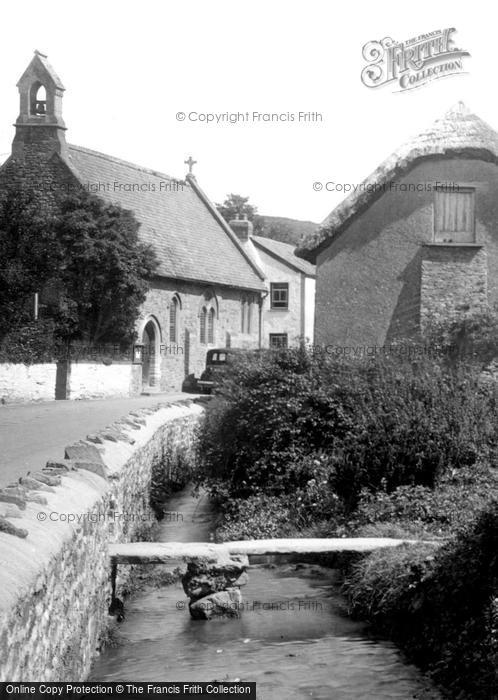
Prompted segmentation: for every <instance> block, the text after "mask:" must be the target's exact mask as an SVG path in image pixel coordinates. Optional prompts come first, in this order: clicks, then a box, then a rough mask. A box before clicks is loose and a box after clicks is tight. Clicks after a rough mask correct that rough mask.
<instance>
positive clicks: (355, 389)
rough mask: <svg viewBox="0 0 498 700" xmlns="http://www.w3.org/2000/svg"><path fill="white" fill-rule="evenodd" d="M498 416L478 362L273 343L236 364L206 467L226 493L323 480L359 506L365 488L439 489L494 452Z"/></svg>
mask: <svg viewBox="0 0 498 700" xmlns="http://www.w3.org/2000/svg"><path fill="white" fill-rule="evenodd" d="M497 424H498V416H497V404H496V396H495V389H494V386H481V384H480V383H479V378H478V375H477V373H469V372H467V373H465V374H464V373H463V372H459V371H454V370H452V371H450V370H445V369H444V368H443V367H441V366H440V365H439V364H438V363H437V362H436V361H433V360H430V359H427V358H424V359H420V360H418V361H416V362H407V361H402V360H400V359H398V358H396V357H394V358H375V359H372V360H364V361H358V362H356V363H349V364H346V363H345V362H341V361H337V360H331V359H324V358H323V357H314V356H313V355H310V354H307V353H306V352H305V351H304V350H303V349H299V350H295V351H294V350H289V351H286V352H277V353H269V354H266V355H263V356H262V357H259V358H256V359H254V358H253V359H251V360H244V361H239V362H237V363H236V364H234V366H233V367H232V368H231V372H230V374H229V375H227V376H226V377H225V380H224V382H223V384H222V386H221V389H220V393H219V395H218V396H217V397H216V398H215V399H214V400H213V401H212V402H211V404H210V406H209V409H208V412H207V416H206V421H205V425H204V429H203V433H202V437H201V441H200V457H201V463H202V465H203V466H202V473H201V478H202V479H203V480H204V482H205V483H207V484H208V485H209V486H210V488H211V489H212V492H213V493H215V494H216V493H220V494H221V491H222V492H223V496H224V499H225V500H226V498H231V499H237V498H247V497H250V496H253V495H256V496H257V495H259V493H260V492H261V491H263V492H264V493H265V494H266V495H271V496H283V497H289V496H295V498H294V502H295V503H296V504H297V502H298V501H297V498H298V497H301V498H302V497H303V494H302V491H303V489H304V490H305V491H306V490H309V485H310V482H312V480H313V479H315V480H317V481H318V482H319V483H320V488H319V489H318V491H319V492H318V493H317V494H316V498H313V500H312V501H311V502H310V504H311V503H317V504H319V503H320V502H321V501H323V503H324V504H329V502H330V497H331V494H333V495H334V496H336V497H339V498H340V499H341V502H342V503H343V505H344V508H345V510H346V512H348V511H349V512H350V513H351V512H353V511H354V509H355V508H356V506H357V504H358V502H359V499H360V497H363V496H362V494H364V492H365V489H366V490H368V491H371V492H377V491H379V490H380V491H384V492H386V493H391V492H393V491H394V490H395V489H397V488H398V487H400V486H422V487H429V488H432V487H434V485H435V484H436V483H437V482H438V481H439V480H441V479H442V478H443V477H444V476H445V475H446V474H448V473H451V472H452V470H462V469H464V468H469V467H472V466H473V465H475V464H476V463H477V462H478V460H485V459H488V458H489V455H490V454H491V453H492V451H493V450H494V447H495V440H496V426H497ZM327 507H328V505H327ZM313 508H317V511H316V514H317V519H320V518H321V517H322V516H323V512H322V513H320V506H319V505H318V506H313ZM322 511H323V508H322ZM325 515H326V514H325Z"/></svg>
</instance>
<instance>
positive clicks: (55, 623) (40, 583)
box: [0, 400, 203, 681]
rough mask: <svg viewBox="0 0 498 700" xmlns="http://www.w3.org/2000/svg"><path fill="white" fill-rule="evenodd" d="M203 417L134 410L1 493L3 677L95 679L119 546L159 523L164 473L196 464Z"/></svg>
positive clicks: (183, 409) (192, 412)
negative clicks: (157, 486)
mask: <svg viewBox="0 0 498 700" xmlns="http://www.w3.org/2000/svg"><path fill="white" fill-rule="evenodd" d="M202 415H203V409H202V408H201V407H200V406H199V405H197V404H195V403H193V402H191V401H188V400H187V401H185V402H180V403H179V404H176V405H171V406H166V405H159V406H158V407H157V408H156V409H155V410H152V409H140V410H137V411H134V412H132V413H131V414H130V415H129V416H128V417H127V418H126V419H123V420H122V421H119V422H118V423H116V424H114V425H113V426H112V427H111V428H107V429H106V430H105V431H104V432H102V433H101V434H98V435H91V436H88V438H87V439H86V440H84V441H81V442H80V443H78V444H76V445H70V446H68V447H67V448H66V454H65V459H60V460H54V461H53V462H48V463H47V466H46V467H45V468H44V469H43V470H41V471H40V472H36V473H34V474H33V473H31V474H30V475H29V476H27V477H24V478H23V479H21V480H20V483H19V484H15V485H12V486H11V487H8V488H6V489H3V490H1V491H0V630H1V631H0V681H68V680H79V681H82V680H84V679H85V678H86V677H87V675H88V673H89V670H90V666H91V663H92V660H93V658H94V657H95V655H96V653H97V650H98V648H99V645H100V640H101V639H102V636H103V634H104V633H105V631H106V629H107V626H108V625H109V623H110V622H111V621H112V619H113V618H111V617H110V616H109V613H108V609H109V604H110V601H111V567H110V559H109V551H108V547H109V544H111V543H114V544H115V543H120V542H130V541H134V540H137V539H141V538H143V536H144V532H145V531H147V530H148V529H150V527H151V526H153V524H155V522H156V519H155V515H154V512H153V511H152V509H151V507H150V496H151V488H152V486H151V484H152V480H153V478H154V475H156V477H157V474H158V473H160V472H162V471H164V472H165V473H168V474H170V475H171V478H172V479H173V480H175V481H178V480H179V475H178V473H176V472H177V470H178V469H183V468H184V466H185V465H186V464H190V465H192V463H193V461H194V459H195V446H196V445H195V444H196V436H197V430H198V427H199V425H200V422H201V420H202ZM118 585H119V582H118ZM117 594H118V595H119V588H118V591H117Z"/></svg>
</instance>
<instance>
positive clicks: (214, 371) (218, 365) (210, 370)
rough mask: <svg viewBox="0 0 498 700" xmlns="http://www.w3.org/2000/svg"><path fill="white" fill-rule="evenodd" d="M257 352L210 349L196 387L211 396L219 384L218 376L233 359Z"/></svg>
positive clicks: (234, 349) (237, 349) (238, 349)
mask: <svg viewBox="0 0 498 700" xmlns="http://www.w3.org/2000/svg"><path fill="white" fill-rule="evenodd" d="M254 352H257V351H255V350H244V349H243V348H212V349H211V350H208V351H207V353H206V369H205V370H204V372H203V373H202V374H201V378H200V379H199V380H198V382H197V385H198V387H199V389H200V391H201V392H202V393H203V394H211V392H212V391H213V389H214V388H215V387H216V385H217V384H218V382H219V376H220V374H221V373H222V372H223V371H224V370H225V369H226V367H227V365H228V364H230V361H231V360H233V359H234V358H235V357H240V356H242V355H248V354H252V353H254Z"/></svg>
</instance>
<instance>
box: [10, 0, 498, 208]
mask: <svg viewBox="0 0 498 700" xmlns="http://www.w3.org/2000/svg"><path fill="white" fill-rule="evenodd" d="M497 15H498V9H495V6H494V5H493V4H491V3H488V2H484V0H474V2H472V3H469V2H465V3H464V2H460V1H455V0H453V1H452V2H447V1H446V0H438V2H434V1H433V0H431V1H427V0H419V2H417V3H400V2H390V1H388V2H382V3H372V2H364V3H363V2H346V3H345V2H341V3H339V2H332V0H307V1H306V2H302V1H300V2H296V1H295V0H251V1H250V2H249V1H247V0H189V1H188V2H184V3H182V2H172V1H171V0H141V1H140V2H138V1H137V0H133V2H129V1H128V0H119V1H117V0H106V1H105V2H103V1H102V0H99V1H96V0H86V2H85V3H71V2H68V1H67V0H65V2H59V1H58V0H44V2H42V3H41V2H39V0H38V1H36V2H34V1H33V0H24V1H23V2H22V3H19V2H11V1H10V0H7V1H6V2H5V1H4V2H2V4H1V5H0V18H1V26H2V28H3V31H2V41H1V42H0V60H1V63H0V65H1V70H0V91H1V93H0V94H1V95H2V99H1V100H0V160H3V159H5V157H6V156H7V155H8V153H9V152H10V147H11V142H12V139H13V135H14V128H13V126H12V125H13V123H14V121H15V119H16V117H17V115H18V111H19V109H18V107H19V102H18V92H17V88H16V83H17V80H18V79H19V77H20V76H21V74H22V73H23V71H24V69H25V68H26V66H27V65H28V64H29V62H30V60H31V58H32V55H33V51H34V50H35V49H38V50H39V51H41V52H42V53H44V54H47V55H48V60H49V61H50V63H51V64H52V66H53V67H54V69H55V70H56V72H57V73H58V75H59V76H60V78H61V79H62V82H63V83H64V86H65V88H66V92H65V93H64V103H63V116H64V121H65V123H66V126H67V128H68V131H67V134H66V137H67V140H68V141H69V142H70V143H73V144H77V145H80V146H85V147H87V148H92V149H95V150H97V151H102V152H104V153H108V154H110V155H113V156H116V157H119V158H122V159H124V160H129V161H132V162H134V163H138V164H140V165H143V166H145V167H149V168H153V169H156V170H159V171H161V172H164V173H166V174H168V175H170V176H172V177H177V178H182V177H183V176H184V175H185V173H186V166H185V165H184V161H185V159H186V158H187V157H188V156H190V155H192V156H193V158H194V159H195V160H196V161H197V163H196V165H195V166H194V173H195V174H196V176H197V179H198V181H199V183H200V185H201V186H202V188H203V189H204V190H205V192H206V193H207V194H208V196H209V197H210V198H211V199H212V200H213V201H215V202H220V201H223V199H224V198H225V196H226V195H227V194H228V193H230V192H234V193H237V194H241V195H243V196H248V197H249V198H250V201H251V202H252V203H253V204H254V205H255V206H257V207H258V211H259V212H260V213H262V214H267V215H274V216H287V217H292V218H298V219H303V220H311V221H315V222H320V221H322V220H323V219H324V218H325V217H326V216H327V215H328V214H329V212H330V211H331V210H332V209H333V208H334V207H335V206H336V205H337V204H338V203H339V202H340V201H341V200H342V199H343V198H344V193H343V192H342V191H340V188H338V185H339V186H340V185H341V184H342V183H345V184H355V183H360V182H361V181H362V180H363V179H364V178H365V177H366V176H367V175H368V174H369V173H370V172H371V171H373V170H374V169H375V168H376V167H377V165H379V163H380V162H382V161H383V160H384V159H385V158H386V157H387V156H388V155H389V154H390V153H391V152H392V151H394V150H395V149H396V148H397V147H398V146H399V145H400V144H402V143H404V142H405V141H407V140H408V139H409V138H411V137H412V136H414V135H416V134H417V133H418V132H420V131H422V130H423V129H425V128H427V127H428V126H429V125H430V124H431V123H432V122H433V121H434V120H435V119H437V118H438V117H440V116H441V115H442V114H444V112H446V111H447V110H448V109H449V108H450V107H451V106H452V105H453V104H455V103H456V102H458V101H460V100H462V101H464V102H465V103H466V104H467V105H468V106H469V107H470V108H471V110H472V111H473V112H476V113H477V114H478V115H479V116H480V117H482V118H483V119H484V120H485V121H487V122H488V123H489V124H490V125H491V126H493V127H494V128H496V129H497V130H498V101H497V98H496V91H497V88H496V85H497V68H496V48H495V45H496V22H495V21H494V20H495V19H496V17H497ZM446 28H455V29H456V32H455V33H454V43H455V45H456V46H458V47H459V48H461V49H464V50H466V51H468V52H469V53H470V56H469V57H466V58H464V59H463V65H464V71H465V72H463V73H460V74H458V75H453V76H450V77H446V78H442V79H439V80H432V81H431V82H429V83H428V84H426V85H424V86H422V87H419V88H417V89H414V90H409V91H399V87H394V86H393V84H386V85H383V86H381V87H376V88H369V87H367V86H366V85H364V84H363V83H362V81H361V72H362V69H363V68H364V67H365V66H366V61H365V59H364V57H363V55H362V48H363V46H364V45H365V44H367V43H368V42H371V41H378V40H381V39H383V38H384V37H391V38H392V39H394V40H396V41H399V42H403V41H407V40H409V39H411V38H413V37H417V36H419V35H421V34H428V33H429V32H433V31H435V30H441V29H446ZM255 112H256V113H257V114H258V115H265V114H278V115H281V116H280V117H279V119H278V120H277V121H264V119H265V117H264V116H260V117H258V116H256V117H255V116H254V114H253V113H255ZM299 112H302V113H312V114H311V117H310V118H309V119H308V120H307V121H304V117H302V119H301V120H300V119H299ZM179 113H183V115H184V116H185V118H184V119H183V120H181V119H179V118H178V114H179ZM224 113H228V114H232V115H233V114H238V113H240V114H241V115H242V116H244V117H247V113H248V114H249V118H245V119H244V120H242V119H240V118H239V120H238V121H237V122H236V123H230V121H227V120H226V117H223V114H224ZM313 113H318V114H320V115H321V120H319V118H318V116H315V119H314V120H312V119H313ZM211 115H212V116H211ZM216 115H218V118H219V120H220V121H219V123H216ZM289 115H293V116H294V121H292V120H291V118H290V116H289ZM180 116H181V115H180ZM208 118H211V119H212V120H213V121H210V122H208V121H206V120H207V119H208ZM232 119H233V117H232ZM316 182H318V183H321V184H322V189H321V191H318V190H317V189H316V188H315V189H314V183H316ZM326 183H334V184H329V185H328V186H325V185H326Z"/></svg>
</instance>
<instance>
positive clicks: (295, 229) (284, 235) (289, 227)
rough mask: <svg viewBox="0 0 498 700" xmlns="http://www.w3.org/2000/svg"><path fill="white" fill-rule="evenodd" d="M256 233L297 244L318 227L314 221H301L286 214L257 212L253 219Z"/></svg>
mask: <svg viewBox="0 0 498 700" xmlns="http://www.w3.org/2000/svg"><path fill="white" fill-rule="evenodd" d="M253 225H254V234H255V235H256V236H265V238H273V240H274V241H281V242H282V243H290V244H292V245H297V244H298V243H299V242H300V241H301V239H302V238H305V237H306V236H307V235H308V234H309V233H312V232H313V231H315V230H316V228H317V227H318V224H315V223H314V222H313V221H299V219H288V218H287V217H285V216H264V215H263V214H256V215H255V216H254V219H253Z"/></svg>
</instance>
